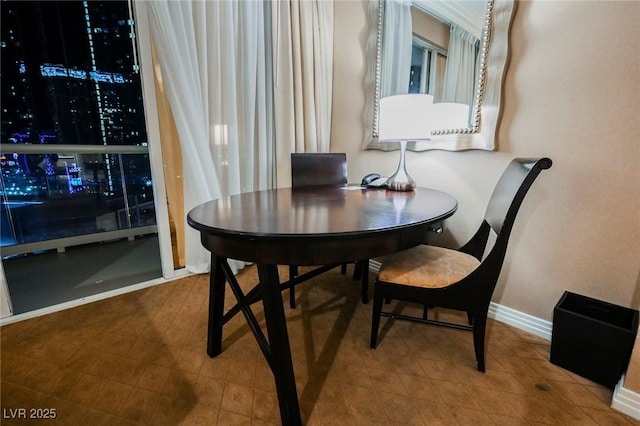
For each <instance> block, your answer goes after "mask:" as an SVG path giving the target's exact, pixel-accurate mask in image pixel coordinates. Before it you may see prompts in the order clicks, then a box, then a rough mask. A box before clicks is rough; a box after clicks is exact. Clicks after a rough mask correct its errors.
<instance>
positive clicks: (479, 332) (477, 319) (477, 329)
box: [473, 313, 487, 373]
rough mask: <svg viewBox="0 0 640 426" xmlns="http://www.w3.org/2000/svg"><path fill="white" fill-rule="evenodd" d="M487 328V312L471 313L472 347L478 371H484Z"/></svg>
mask: <svg viewBox="0 0 640 426" xmlns="http://www.w3.org/2000/svg"><path fill="white" fill-rule="evenodd" d="M486 328H487V314H486V313H485V314H482V315H473V347H474V349H475V352H476V361H477V362H478V371H481V372H483V373H484V371H485V365H484V338H485V331H486Z"/></svg>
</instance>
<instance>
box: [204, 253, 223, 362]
mask: <svg viewBox="0 0 640 426" xmlns="http://www.w3.org/2000/svg"><path fill="white" fill-rule="evenodd" d="M225 261H226V260H225V259H224V258H220V257H218V256H216V255H214V254H211V272H210V273H209V323H208V333H207V354H209V356H210V357H211V358H213V357H214V356H217V355H220V353H221V352H222V325H223V324H222V315H223V314H224V288H225V284H226V281H225V276H224V270H223V268H222V262H225Z"/></svg>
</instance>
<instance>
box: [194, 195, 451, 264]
mask: <svg viewBox="0 0 640 426" xmlns="http://www.w3.org/2000/svg"><path fill="white" fill-rule="evenodd" d="M456 209H457V201H456V199H455V198H453V197H452V196H450V195H448V194H446V193H444V192H440V191H436V190H432V189H426V188H416V190H415V191H411V192H396V191H388V190H383V189H365V188H361V187H359V186H348V187H331V186H318V187H300V188H279V189H272V190H265V191H256V192H249V193H244V194H239V195H233V196H228V197H222V198H219V199H217V200H212V201H209V202H206V203H204V204H201V205H199V206H197V207H195V208H194V209H192V210H191V211H190V212H189V214H188V216H187V221H188V223H189V225H190V226H191V227H193V228H195V229H196V230H198V231H200V232H201V236H202V243H203V245H204V246H205V247H206V248H207V249H208V250H210V251H212V252H214V253H215V254H217V255H218V256H223V257H228V258H233V259H239V260H246V261H252V262H258V263H273V264H283V265H286V264H296V265H305V264H306V265H320V264H326V263H332V262H338V263H339V262H344V261H349V260H359V259H368V258H372V257H377V256H381V255H385V254H389V253H393V252H395V251H399V250H402V249H405V248H410V247H412V246H415V245H417V244H420V243H423V242H424V241H425V239H426V236H427V234H428V233H429V232H431V228H430V225H432V224H433V223H434V222H438V221H441V220H443V219H446V218H447V217H449V216H451V215H452V214H453V213H454V212H455V211H456ZM345 241H348V244H344V242H345ZM362 245H364V247H361V246H362Z"/></svg>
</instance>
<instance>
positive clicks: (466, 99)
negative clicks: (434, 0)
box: [442, 25, 480, 105]
mask: <svg viewBox="0 0 640 426" xmlns="http://www.w3.org/2000/svg"><path fill="white" fill-rule="evenodd" d="M479 44H480V41H479V40H478V38H477V37H476V36H474V35H473V34H471V33H469V32H467V31H465V30H463V29H462V28H460V27H458V26H455V25H452V26H451V29H450V31H449V51H448V52H447V66H446V70H445V75H444V89H443V93H442V98H443V99H442V100H443V102H459V103H463V104H467V105H473V96H474V88H475V84H476V79H477V78H476V57H477V54H478V46H479Z"/></svg>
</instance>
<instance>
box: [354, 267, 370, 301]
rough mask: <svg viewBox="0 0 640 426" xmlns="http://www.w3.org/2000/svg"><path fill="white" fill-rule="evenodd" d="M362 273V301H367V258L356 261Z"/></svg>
mask: <svg viewBox="0 0 640 426" xmlns="http://www.w3.org/2000/svg"><path fill="white" fill-rule="evenodd" d="M357 265H359V269H360V273H361V274H362V277H361V281H362V303H363V304H365V305H366V304H367V303H369V259H366V260H361V261H359V262H358V263H357Z"/></svg>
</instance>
